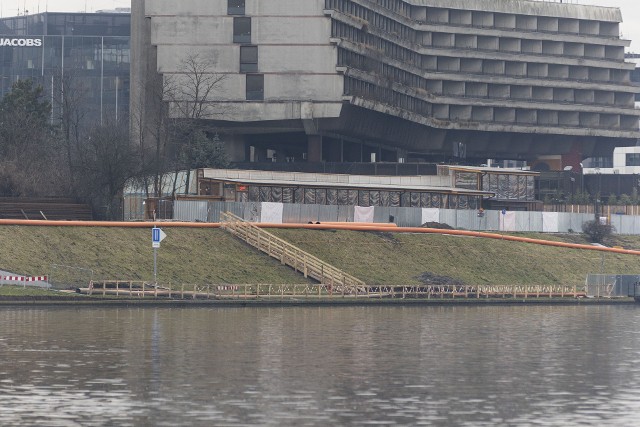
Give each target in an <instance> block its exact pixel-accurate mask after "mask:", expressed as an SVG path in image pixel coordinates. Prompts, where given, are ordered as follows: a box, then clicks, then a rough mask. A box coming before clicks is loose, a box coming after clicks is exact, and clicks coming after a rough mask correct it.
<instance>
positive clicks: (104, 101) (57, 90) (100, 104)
mask: <svg viewBox="0 0 640 427" xmlns="http://www.w3.org/2000/svg"><path fill="white" fill-rule="evenodd" d="M130 33H131V17H130V14H129V13H51V12H46V13H39V14H35V15H25V16H17V17H11V18H2V19H0V97H1V96H4V95H5V94H6V93H7V92H9V91H10V90H11V85H12V84H13V83H14V82H16V81H18V80H21V79H32V80H33V81H34V82H36V83H37V84H39V85H42V87H43V88H44V92H45V94H46V96H47V97H49V98H50V102H51V105H52V106H53V109H52V110H53V111H52V115H51V117H52V121H54V122H55V120H56V119H57V118H59V117H61V110H62V109H63V104H64V103H63V100H65V99H67V98H70V97H71V95H70V93H71V92H73V97H74V99H75V100H76V101H75V102H77V103H78V104H81V105H82V109H83V112H85V113H86V114H88V115H89V116H90V117H91V118H92V119H93V120H94V123H96V122H104V121H106V120H113V119H118V120H122V119H125V120H126V119H127V116H128V110H129V64H130V59H131V58H130ZM65 90H66V91H67V92H66V95H65Z"/></svg>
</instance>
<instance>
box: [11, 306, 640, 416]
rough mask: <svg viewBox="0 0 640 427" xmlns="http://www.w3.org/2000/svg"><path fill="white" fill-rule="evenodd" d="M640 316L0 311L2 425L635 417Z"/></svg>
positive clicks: (434, 310)
mask: <svg viewBox="0 0 640 427" xmlns="http://www.w3.org/2000/svg"><path fill="white" fill-rule="evenodd" d="M638 313H640V311H638V310H637V309H636V307H633V306H615V307H614V306H601V307H538V306H526V307H521V306H518V307H464V306H461V307H404V308H403V307H340V308H327V307H313V308H312V307H308V308H307V307H298V308H198V309H168V308H163V309H143V308H131V309H122V308H120V309H118V308H81V309H67V308H61V309H50V308H47V309H44V308H43V309H38V308H33V309H23V308H12V309H3V310H1V311H0V325H2V327H1V329H0V331H1V332H0V424H2V425H7V424H13V425H15V424H46V425H52V426H57V425H60V426H68V425H89V426H92V425H113V424H116V425H175V424H192V425H330V424H342V425H344V424H353V425H436V426H437V425H470V426H471V425H473V426H483V425H486V426H495V425H554V426H555V425H598V426H600V425H632V424H638V421H639V418H640V417H638V416H637V415H636V413H637V411H636V408H635V402H637V401H638V399H640V385H638V384H639V381H638V379H639V377H640V374H639V373H640V367H639V364H638V363H637V362H636V360H637V359H638V355H639V354H640V335H639V332H638V331H636V330H635V328H634V324H635V323H636V321H637V320H638Z"/></svg>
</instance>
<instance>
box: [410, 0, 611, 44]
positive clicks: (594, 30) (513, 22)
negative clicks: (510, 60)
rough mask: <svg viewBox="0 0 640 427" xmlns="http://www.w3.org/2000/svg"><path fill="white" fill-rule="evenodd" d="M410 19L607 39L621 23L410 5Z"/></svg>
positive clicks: (432, 22)
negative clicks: (411, 6)
mask: <svg viewBox="0 0 640 427" xmlns="http://www.w3.org/2000/svg"><path fill="white" fill-rule="evenodd" d="M411 19H414V20H416V21H418V22H424V23H429V24H440V25H458V26H470V27H478V28H495V29H501V30H516V31H540V32H546V33H562V34H575V35H581V36H597V37H607V38H618V37H620V24H619V23H618V22H608V21H595V20H587V19H576V18H558V17H550V16H536V15H519V14H515V13H514V14H510V13H498V12H486V11H472V10H458V9H445V8H437V7H413V8H412V9H411Z"/></svg>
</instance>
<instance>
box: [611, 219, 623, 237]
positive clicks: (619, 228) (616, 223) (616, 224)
mask: <svg viewBox="0 0 640 427" xmlns="http://www.w3.org/2000/svg"><path fill="white" fill-rule="evenodd" d="M609 224H611V226H612V227H613V229H614V230H616V233H618V234H625V233H624V231H623V230H624V227H623V220H622V217H621V215H611V218H610V220H609Z"/></svg>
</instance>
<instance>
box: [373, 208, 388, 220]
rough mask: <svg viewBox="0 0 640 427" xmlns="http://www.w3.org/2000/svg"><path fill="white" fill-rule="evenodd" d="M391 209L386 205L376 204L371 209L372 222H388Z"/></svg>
mask: <svg viewBox="0 0 640 427" xmlns="http://www.w3.org/2000/svg"><path fill="white" fill-rule="evenodd" d="M389 215H391V209H390V208H388V207H386V206H376V207H375V208H374V209H373V222H389Z"/></svg>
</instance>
